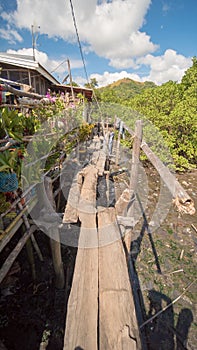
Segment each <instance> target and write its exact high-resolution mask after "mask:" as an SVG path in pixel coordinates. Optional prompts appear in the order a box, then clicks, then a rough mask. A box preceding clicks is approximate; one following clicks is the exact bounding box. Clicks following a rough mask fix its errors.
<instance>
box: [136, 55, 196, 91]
mask: <svg viewBox="0 0 197 350" xmlns="http://www.w3.org/2000/svg"><path fill="white" fill-rule="evenodd" d="M137 63H139V64H145V65H147V66H149V67H150V73H149V75H148V76H146V77H144V78H143V80H144V81H145V80H150V81H153V82H155V83H156V84H158V85H160V84H163V83H165V82H167V81H169V80H173V81H177V82H180V81H181V79H182V77H183V75H184V73H185V71H186V70H187V69H188V68H189V67H190V66H191V64H192V60H191V58H187V57H185V56H183V55H180V54H177V52H176V51H174V50H171V49H168V50H166V51H165V53H164V55H163V56H157V57H155V56H153V55H147V56H145V57H144V58H140V59H139V60H137Z"/></svg>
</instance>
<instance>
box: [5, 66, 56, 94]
mask: <svg viewBox="0 0 197 350" xmlns="http://www.w3.org/2000/svg"><path fill="white" fill-rule="evenodd" d="M1 67H2V70H1V77H2V78H4V79H8V80H12V81H15V82H18V83H22V84H26V85H29V86H31V87H32V91H33V92H36V93H38V94H40V95H45V94H46V92H47V89H48V88H50V87H51V84H50V83H49V81H48V80H47V79H45V78H44V77H42V75H41V74H40V73H38V72H37V71H36V70H30V69H27V68H19V67H15V66H11V65H7V64H1Z"/></svg>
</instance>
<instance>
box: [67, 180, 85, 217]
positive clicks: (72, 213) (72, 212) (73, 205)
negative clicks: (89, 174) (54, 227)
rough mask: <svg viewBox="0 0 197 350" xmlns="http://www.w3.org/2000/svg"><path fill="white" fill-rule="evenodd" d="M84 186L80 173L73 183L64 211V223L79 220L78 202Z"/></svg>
mask: <svg viewBox="0 0 197 350" xmlns="http://www.w3.org/2000/svg"><path fill="white" fill-rule="evenodd" d="M81 186H82V175H81V174H80V173H78V174H77V175H76V176H75V178H74V180H73V183H72V186H71V189H70V192H69V196H68V201H67V205H66V208H65V212H64V217H63V223H71V222H77V221H78V218H79V214H78V204H79V198H80V192H81Z"/></svg>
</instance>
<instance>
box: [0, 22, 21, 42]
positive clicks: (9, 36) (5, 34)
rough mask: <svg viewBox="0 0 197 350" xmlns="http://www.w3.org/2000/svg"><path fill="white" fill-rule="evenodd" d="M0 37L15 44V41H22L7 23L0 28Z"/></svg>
mask: <svg viewBox="0 0 197 350" xmlns="http://www.w3.org/2000/svg"><path fill="white" fill-rule="evenodd" d="M0 37H1V38H2V39H5V40H7V41H8V43H10V44H15V43H16V41H19V42H22V41H23V38H22V36H21V35H20V34H19V33H18V32H17V31H16V30H14V29H11V28H10V26H9V25H7V27H6V29H5V28H0Z"/></svg>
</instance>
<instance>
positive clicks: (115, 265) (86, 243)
mask: <svg viewBox="0 0 197 350" xmlns="http://www.w3.org/2000/svg"><path fill="white" fill-rule="evenodd" d="M96 146H97V147H96V151H95V152H93V154H92V161H90V164H89V165H88V166H87V167H85V168H84V169H83V170H82V171H80V174H78V175H77V176H76V178H75V179H74V181H73V185H72V186H71V190H70V196H69V197H70V198H72V196H73V195H72V192H73V191H74V189H76V186H77V191H79V192H80V195H78V194H77V196H75V208H77V211H75V214H76V216H77V217H79V220H80V222H81V230H80V237H79V242H78V253H77V257H76V262H75V270H74V276H73V282H72V288H71V292H70V296H69V300H68V307H67V316H66V329H65V337H64V348H63V349H64V350H72V349H73V350H74V349H84V350H98V349H102V350H105V349H106V350H110V349H116V350H121V349H125V350H127V349H128V350H134V349H135V350H138V349H141V343H140V336H139V330H138V325H137V319H136V313H135V307H134V302H133V295H132V290H131V286H130V282H129V274H128V268H127V261H126V256H125V252H124V249H123V244H122V241H121V235H120V231H119V227H118V224H117V220H116V211H115V208H112V207H110V208H106V207H98V208H97V205H96V190H97V183H98V178H99V176H102V175H103V173H104V166H105V160H106V154H105V152H104V150H103V149H100V150H98V144H96ZM81 176H82V178H83V181H81V180H80V181H79V180H77V179H79V178H80V177H81ZM78 183H80V186H78V185H77V184H78ZM69 206H70V202H69V201H68V208H69ZM68 214H69V212H68V209H67V207H66V208H65V215H64V220H63V222H71V221H72V218H73V217H72V214H71V215H70V217H69V215H68Z"/></svg>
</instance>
